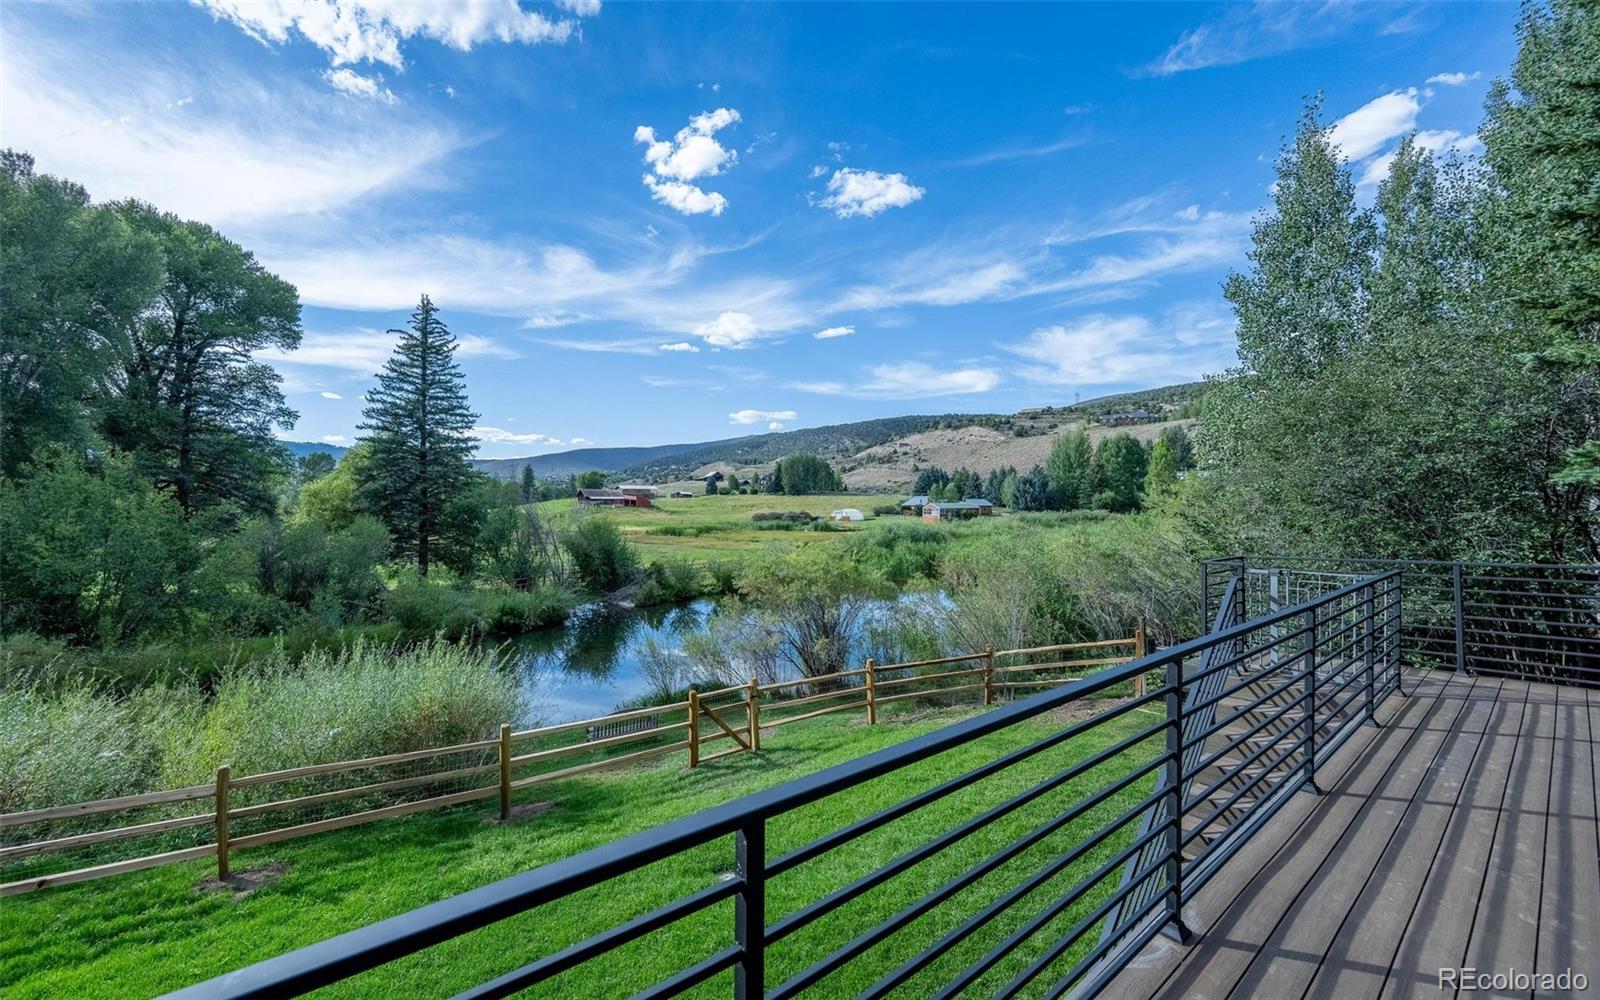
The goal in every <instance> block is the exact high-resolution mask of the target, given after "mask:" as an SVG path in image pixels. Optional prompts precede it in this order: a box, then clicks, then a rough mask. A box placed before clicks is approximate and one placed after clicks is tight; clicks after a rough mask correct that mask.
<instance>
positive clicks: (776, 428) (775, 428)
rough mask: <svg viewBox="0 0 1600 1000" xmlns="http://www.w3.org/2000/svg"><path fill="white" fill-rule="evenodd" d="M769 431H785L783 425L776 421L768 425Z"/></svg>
mask: <svg viewBox="0 0 1600 1000" xmlns="http://www.w3.org/2000/svg"><path fill="white" fill-rule="evenodd" d="M767 430H769V431H781V430H783V424H781V423H779V422H778V421H776V420H774V421H772V422H771V423H769V424H767Z"/></svg>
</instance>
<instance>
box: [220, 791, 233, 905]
mask: <svg viewBox="0 0 1600 1000" xmlns="http://www.w3.org/2000/svg"><path fill="white" fill-rule="evenodd" d="M232 780H233V768H231V767H230V766H229V765H227V764H224V765H222V766H221V767H219V768H217V794H216V805H217V878H218V879H219V880H220V879H225V878H227V877H228V785H229V783H230V782H231V781H232Z"/></svg>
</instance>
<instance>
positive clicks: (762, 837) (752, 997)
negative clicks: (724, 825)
mask: <svg viewBox="0 0 1600 1000" xmlns="http://www.w3.org/2000/svg"><path fill="white" fill-rule="evenodd" d="M766 841H767V821H766V819H765V818H757V819H755V820H752V821H750V822H749V823H748V824H747V825H745V826H743V827H741V828H740V829H739V830H738V831H737V832H736V833H734V835H733V872H734V875H735V877H737V878H738V879H739V883H740V885H739V894H738V895H736V896H734V897H733V939H734V944H736V945H738V947H739V964H738V965H735V966H734V967H733V995H734V998H735V1000H760V998H761V997H762V995H763V994H765V992H766V988H767V983H766V980H767V955H766V947H767V844H766Z"/></svg>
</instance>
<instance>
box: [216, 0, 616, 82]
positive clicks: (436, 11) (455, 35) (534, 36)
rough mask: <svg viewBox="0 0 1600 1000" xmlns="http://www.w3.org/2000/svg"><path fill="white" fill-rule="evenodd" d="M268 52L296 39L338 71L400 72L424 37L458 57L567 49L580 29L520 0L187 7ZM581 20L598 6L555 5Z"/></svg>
mask: <svg viewBox="0 0 1600 1000" xmlns="http://www.w3.org/2000/svg"><path fill="white" fill-rule="evenodd" d="M192 2H194V3H197V4H198V5H200V6H202V7H204V8H206V9H207V10H209V11H210V12H211V15H212V16H213V17H215V18H217V19H218V20H221V21H228V22H231V23H232V24H234V25H235V26H237V27H238V28H239V29H240V30H242V31H244V32H245V34H247V35H249V36H250V37H251V38H254V39H256V40H257V41H259V42H261V43H262V44H266V45H282V44H284V43H286V42H288V41H289V39H290V38H291V37H292V36H295V35H298V36H300V37H301V38H304V39H305V40H306V41H308V42H310V43H311V44H313V45H315V46H316V47H317V48H319V49H321V50H323V51H324V52H326V53H328V57H329V60H330V61H331V62H332V63H333V64H334V65H335V66H342V65H346V64H351V63H359V62H377V63H383V64H385V65H387V66H392V67H394V68H395V69H397V70H398V69H404V68H405V59H404V57H403V56H402V55H401V53H400V46H401V43H402V42H404V41H407V40H409V39H411V38H414V37H421V38H428V39H432V40H433V41H436V42H440V43H442V44H445V45H448V46H450V47H451V48H453V49H457V50H459V51H461V52H470V51H471V50H472V48H473V47H474V46H475V45H479V44H482V43H484V42H503V43H508V44H509V43H520V44H523V45H537V44H540V43H545V42H556V43H560V42H565V41H566V40H567V39H568V38H570V37H572V35H573V33H574V31H575V30H576V29H577V25H576V23H575V22H574V21H572V20H570V19H565V18H563V19H552V18H549V17H546V16H545V15H544V14H542V13H540V12H539V11H536V10H528V9H526V8H524V7H523V6H522V5H521V4H520V3H518V2H517V0H476V2H474V3H459V2H454V0H410V2H407V3H394V2H392V0H192ZM560 6H562V7H564V8H565V9H567V10H568V11H569V12H571V13H573V14H575V15H578V16H584V15H590V14H594V13H597V12H598V11H599V9H600V4H599V3H598V2H597V0H572V2H566V3H562V4H560Z"/></svg>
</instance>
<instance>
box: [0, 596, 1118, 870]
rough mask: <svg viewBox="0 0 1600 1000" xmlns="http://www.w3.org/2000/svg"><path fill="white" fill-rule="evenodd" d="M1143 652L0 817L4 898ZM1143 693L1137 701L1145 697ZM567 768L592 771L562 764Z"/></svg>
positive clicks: (910, 681)
mask: <svg viewBox="0 0 1600 1000" xmlns="http://www.w3.org/2000/svg"><path fill="white" fill-rule="evenodd" d="M1146 652H1148V650H1147V648H1146V642H1145V636H1144V630H1143V628H1142V627H1141V628H1140V629H1139V630H1137V631H1136V632H1135V633H1134V635H1133V636H1130V637H1128V638H1125V639H1105V640H1100V641H1096V642H1080V643H1067V644H1062V645H1054V646H1037V647H1033V648H1029V649H1010V650H1000V651H996V650H994V649H985V650H983V651H982V652H979V653H969V654H966V655H960V656H946V657H939V658H937V659H931V660H919V661H916V662H912V663H893V664H878V663H875V662H873V661H872V660H870V659H869V660H867V661H866V664H865V665H864V666H863V667H861V668H859V669H856V670H844V671H840V672H838V673H833V674H828V675H825V676H821V677H806V678H800V679H797V680H789V681H775V682H771V683H766V684H762V683H758V682H757V681H756V680H755V679H751V680H749V681H746V682H745V683H743V684H735V685H731V686H729V687H723V688H718V689H715V690H710V691H704V692H702V691H698V690H695V689H690V691H689V692H688V697H687V699H686V700H684V701H681V702H677V703H674V704H670V705H652V706H650V707H648V708H638V709H631V710H628V711H624V712H616V713H613V714H611V715H608V716H605V717H603V718H599V719H584V720H581V721H578V722H566V723H561V724H559V725H553V726H541V727H538V728H535V729H526V730H520V731H518V730H513V729H512V727H511V726H510V725H502V726H501V727H500V730H499V734H498V735H497V736H496V737H494V738H492V739H484V740H475V741H472V742H467V743H460V744H457V745H455V746H449V747H437V748H429V749H420V750H411V751H406V752H404V753H392V754H385V755H383V756H378V757H368V758H364V759H361V760H349V761H339V762H335V763H327V764H312V765H308V766H304V767H294V768H288V769H286V770H280V771H271V772H266V773H262V774H250V775H235V774H234V773H233V771H232V768H231V767H230V766H229V765H227V764H224V765H223V766H221V767H219V768H217V771H216V777H215V780H214V781H212V782H207V783H206V784H200V785H192V786H189V787H187V788H172V789H166V790H164V791H157V792H147V793H144V794H141V795H127V796H121V797H118V798H110V799H99V800H96V801H92V802H77V803H72V804H70V805H60V806H52V807H49V808H45V809H32V810H28V811H25V812H15V813H6V814H3V815H0V879H3V880H4V881H3V882H0V896H9V895H14V894H17V893H23V892H30V891H33V890H36V889H43V888H46V887H49V886H56V885H66V884H69V883H73V882H83V881H87V880H89V879H95V878H102V877H105V876H108V875H117V874H121V873H124V872H132V871H138V870H140V869H144V868H153V867H156V866H159V865H165V864H170V863H174V862H179V861H192V860H197V859H201V858H215V861H216V867H217V876H218V878H219V879H225V878H227V877H228V874H229V866H230V861H231V856H232V855H233V854H234V853H235V852H237V851H240V850H244V849H247V848H253V847H260V846H264V845H267V844H274V843H279V842H281V841H286V840H291V839H294V838H297V837H304V836H309V835H311V834H316V833H324V832H327V831H330V830H338V829H342V828H345V827H352V826H357V825H361V824H365V823H371V822H375V821H377V820H383V819H390V818H394V817H399V816H406V815H410V814H412V813H418V812H425V811H429V810H433V809H443V808H448V807H451V806H457V805H462V804H465V803H470V802H477V801H481V800H484V799H493V800H497V804H498V806H499V815H500V818H501V819H502V820H504V819H508V818H509V817H510V816H511V813H512V797H513V795H515V794H516V793H517V792H520V791H523V790H525V789H528V788H532V787H534V786H536V785H540V784H543V783H547V782H552V781H559V780H562V779H565V778H572V777H576V776H578V775H581V774H585V773H587V772H590V771H598V770H601V769H606V768H615V767H622V766H627V765H631V764H636V763H638V762H641V761H645V760H648V759H651V758H655V757H660V756H663V755H666V754H672V753H677V752H680V751H686V752H687V758H688V766H689V767H691V768H693V767H699V766H700V765H702V764H706V763H710V762H711V761H714V760H717V759H719V758H722V757H726V756H730V755H732V754H739V753H753V752H757V751H759V750H760V749H761V739H762V733H763V731H764V730H766V731H771V730H775V729H778V728H781V727H783V726H787V725H792V724H794V723H797V722H803V721H805V720H808V719H814V718H817V717H819V716H824V715H831V714H834V713H838V712H861V713H863V715H864V717H865V721H866V722H867V723H868V724H875V723H877V721H878V715H879V710H880V709H881V708H882V707H883V706H885V705H889V704H892V703H896V702H902V701H907V700H912V699H923V700H933V699H945V698H948V697H950V696H952V695H965V696H967V697H972V698H974V699H975V700H978V701H979V702H980V703H981V704H983V705H993V704H995V703H996V702H997V701H998V700H1000V699H1002V698H1008V697H1012V696H1014V695H1018V694H1028V693H1032V691H1033V690H1036V689H1041V688H1046V687H1054V686H1056V685H1060V684H1065V683H1067V682H1069V681H1071V680H1075V679H1076V678H1077V677H1078V676H1079V673H1078V672H1079V671H1080V670H1082V669H1083V668H1093V667H1101V666H1108V665H1111V664H1118V663H1125V662H1128V661H1129V660H1132V659H1135V658H1137V657H1140V656H1143V655H1144V654H1145V653H1146ZM1041 658H1043V659H1041ZM1142 681H1143V678H1142V677H1140V678H1136V679H1135V681H1134V691H1133V693H1134V694H1142V693H1143V683H1142ZM723 741H726V742H727V744H728V745H727V746H726V747H722V746H719V745H718V744H720V743H722V742H723ZM707 747H713V748H714V749H713V752H711V753H709V754H708V753H707V752H706V748H707ZM575 756H587V757H589V758H590V759H587V760H583V761H582V762H579V763H568V762H567V759H568V758H571V757H575ZM130 817H131V818H132V820H133V821H131V822H130ZM112 823H119V824H122V825H111V824H112ZM156 848H159V849H156ZM127 854H132V855H133V856H131V857H129V856H119V855H127ZM89 862H93V863H89ZM63 866H65V867H63Z"/></svg>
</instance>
